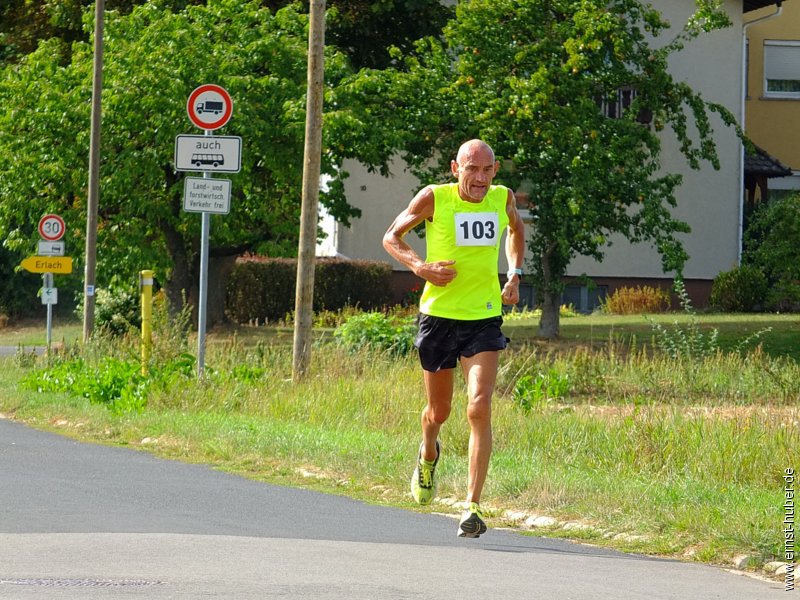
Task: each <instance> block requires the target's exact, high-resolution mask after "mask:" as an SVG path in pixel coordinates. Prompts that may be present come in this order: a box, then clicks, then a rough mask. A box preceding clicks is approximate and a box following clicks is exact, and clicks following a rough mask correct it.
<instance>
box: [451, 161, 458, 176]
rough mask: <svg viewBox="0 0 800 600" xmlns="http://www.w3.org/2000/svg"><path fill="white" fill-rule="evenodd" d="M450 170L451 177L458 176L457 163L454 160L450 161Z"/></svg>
mask: <svg viewBox="0 0 800 600" xmlns="http://www.w3.org/2000/svg"><path fill="white" fill-rule="evenodd" d="M450 171H451V172H452V173H453V177H456V178H457V177H458V163H457V162H456V161H454V160H451V161H450Z"/></svg>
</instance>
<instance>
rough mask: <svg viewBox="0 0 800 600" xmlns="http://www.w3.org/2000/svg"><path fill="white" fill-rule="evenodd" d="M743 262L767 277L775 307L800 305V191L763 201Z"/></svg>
mask: <svg viewBox="0 0 800 600" xmlns="http://www.w3.org/2000/svg"><path fill="white" fill-rule="evenodd" d="M744 242H745V244H744V246H745V249H744V255H743V262H744V263H745V264H747V265H750V266H752V267H755V268H756V269H758V270H759V271H761V272H762V273H763V274H764V276H765V277H766V279H767V282H768V291H767V294H766V304H767V306H768V307H769V308H770V309H772V310H780V311H786V310H796V309H797V308H798V307H800V252H798V248H800V195H794V196H790V197H789V198H785V199H783V200H780V201H778V202H774V203H773V202H770V203H768V204H766V205H762V207H761V208H759V209H758V210H757V211H755V213H754V214H753V216H752V220H751V222H750V224H749V225H748V227H747V231H746V233H745V240H744Z"/></svg>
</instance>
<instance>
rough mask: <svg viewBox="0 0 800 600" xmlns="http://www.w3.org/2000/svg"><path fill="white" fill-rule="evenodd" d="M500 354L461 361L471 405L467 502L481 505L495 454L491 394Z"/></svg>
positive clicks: (479, 355)
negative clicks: (487, 476) (490, 461)
mask: <svg viewBox="0 0 800 600" xmlns="http://www.w3.org/2000/svg"><path fill="white" fill-rule="evenodd" d="M499 354H500V353H499V352H497V351H488V352H479V353H478V354H475V355H474V356H470V357H464V356H462V357H461V368H462V369H463V371H464V380H465V381H466V382H467V392H468V394H469V404H468V405H467V420H468V421H469V427H470V435H469V479H468V480H467V502H470V503H471V502H476V503H479V502H480V501H481V492H482V491H483V484H484V483H485V482H486V474H487V473H488V471H489V458H490V457H491V454H492V394H493V392H494V385H495V381H496V379H497V364H498V360H499Z"/></svg>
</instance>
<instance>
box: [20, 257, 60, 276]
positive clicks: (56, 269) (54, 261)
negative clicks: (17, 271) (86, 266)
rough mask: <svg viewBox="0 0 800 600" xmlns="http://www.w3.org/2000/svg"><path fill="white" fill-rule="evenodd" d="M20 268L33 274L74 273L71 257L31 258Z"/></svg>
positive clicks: (22, 263)
mask: <svg viewBox="0 0 800 600" xmlns="http://www.w3.org/2000/svg"><path fill="white" fill-rule="evenodd" d="M20 266H21V267H22V268H23V269H25V270H26V271H30V272H31V273H61V274H65V273H72V258H71V257H69V256H29V257H28V258H26V259H24V260H23V261H22V262H21V263H20Z"/></svg>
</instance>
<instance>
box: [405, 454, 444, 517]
mask: <svg viewBox="0 0 800 600" xmlns="http://www.w3.org/2000/svg"><path fill="white" fill-rule="evenodd" d="M438 462H439V441H438V440H437V441H436V460H434V461H433V462H430V461H427V460H423V458H422V444H420V446H419V454H418V455H417V468H416V469H414V474H413V475H412V476H411V495H412V496H413V497H414V500H415V501H416V502H417V504H422V505H427V504H430V503H431V502H433V498H434V496H435V495H436V477H435V472H436V465H437V464H438Z"/></svg>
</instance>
